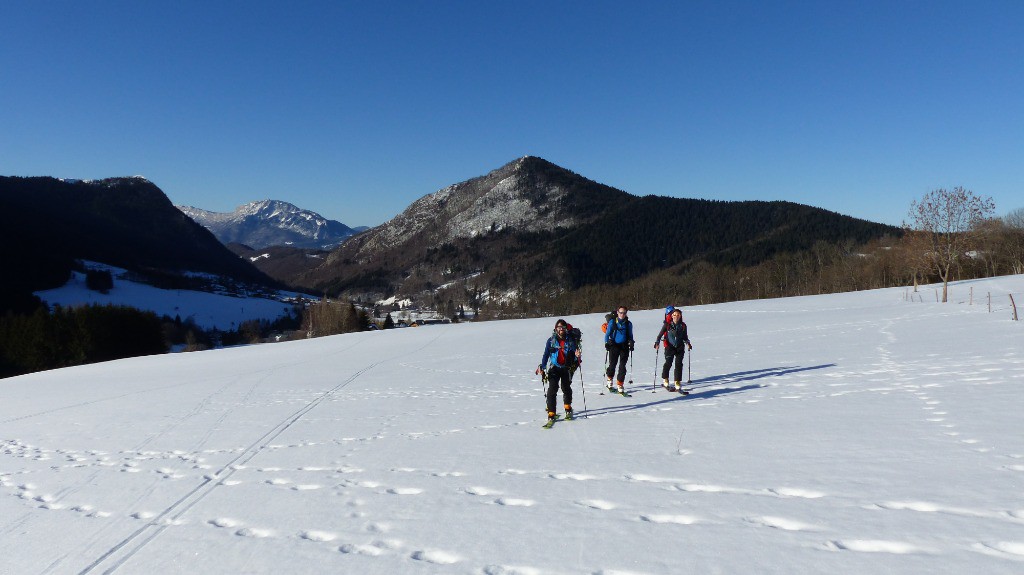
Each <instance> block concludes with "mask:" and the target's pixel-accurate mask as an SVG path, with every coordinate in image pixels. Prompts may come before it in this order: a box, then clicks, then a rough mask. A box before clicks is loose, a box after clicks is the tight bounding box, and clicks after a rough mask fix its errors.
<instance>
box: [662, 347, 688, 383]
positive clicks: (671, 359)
mask: <svg viewBox="0 0 1024 575" xmlns="http://www.w3.org/2000/svg"><path fill="white" fill-rule="evenodd" d="M683 345H686V344H683ZM684 355H686V350H685V349H683V348H682V347H680V348H679V349H676V348H674V347H672V346H671V345H670V346H668V347H666V348H665V366H664V367H662V368H661V379H668V368H669V367H675V375H676V378H675V379H673V380H672V381H683V356H684Z"/></svg>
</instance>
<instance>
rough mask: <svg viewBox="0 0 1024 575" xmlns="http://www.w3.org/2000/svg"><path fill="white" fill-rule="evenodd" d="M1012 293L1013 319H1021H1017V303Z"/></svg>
mask: <svg viewBox="0 0 1024 575" xmlns="http://www.w3.org/2000/svg"><path fill="white" fill-rule="evenodd" d="M1009 295H1010V305H1011V306H1013V321H1019V320H1018V319H1017V304H1016V303H1014V301H1013V294H1009Z"/></svg>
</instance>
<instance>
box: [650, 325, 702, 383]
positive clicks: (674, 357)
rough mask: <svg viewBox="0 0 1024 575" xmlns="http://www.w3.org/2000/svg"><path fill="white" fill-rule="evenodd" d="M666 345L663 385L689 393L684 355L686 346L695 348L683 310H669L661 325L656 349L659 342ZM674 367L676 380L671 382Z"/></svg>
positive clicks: (655, 344)
mask: <svg viewBox="0 0 1024 575" xmlns="http://www.w3.org/2000/svg"><path fill="white" fill-rule="evenodd" d="M659 343H663V345H664V346H665V365H664V366H663V367H662V368H661V385H662V386H663V387H664V388H665V389H667V390H669V391H679V392H680V393H683V394H684V395H685V394H687V393H689V392H687V391H684V390H683V356H684V355H685V354H686V348H689V349H693V344H691V343H690V338H689V336H688V335H687V333H686V322H684V321H683V312H681V311H679V310H678V309H674V308H672V309H671V310H670V311H669V319H667V320H666V321H665V323H664V324H663V325H662V326H661V331H660V332H658V339H656V340H654V349H658V344H659ZM670 367H673V368H674V373H673V375H675V379H674V380H673V381H674V382H675V384H674V385H672V384H669V381H668V372H669V368H670Z"/></svg>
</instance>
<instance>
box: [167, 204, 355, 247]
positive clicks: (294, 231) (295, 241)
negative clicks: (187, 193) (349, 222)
mask: <svg viewBox="0 0 1024 575" xmlns="http://www.w3.org/2000/svg"><path fill="white" fill-rule="evenodd" d="M177 208H178V209H179V210H181V211H182V212H184V213H185V214H186V215H187V216H188V217H190V218H192V219H193V220H195V221H196V222H198V223H199V224H200V225H202V226H203V227H205V228H206V229H208V230H210V231H211V232H213V235H215V236H216V237H217V239H219V240H220V241H221V243H223V244H225V245H226V244H231V243H238V244H243V245H245V246H249V247H250V248H253V249H257V250H259V249H263V248H266V247H270V246H290V247H294V248H311V249H319V250H329V249H332V248H335V247H337V246H338V245H339V244H341V242H343V241H345V240H346V239H348V238H349V237H351V236H352V235H353V234H356V233H358V232H359V231H362V230H365V229H366V228H350V227H348V226H346V225H345V224H343V223H341V222H338V221H335V220H328V219H327V218H325V217H323V216H321V215H320V214H318V213H316V212H312V211H309V210H304V209H301V208H299V207H297V206H295V205H293V204H290V203H288V202H282V201H279V200H262V201H258V202H250V203H248V204H245V205H242V206H238V208H237V209H236V210H235V211H233V212H229V213H223V212H211V211H207V210H204V209H200V208H195V207H192V206H177Z"/></svg>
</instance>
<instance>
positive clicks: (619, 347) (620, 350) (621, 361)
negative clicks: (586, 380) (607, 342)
mask: <svg viewBox="0 0 1024 575" xmlns="http://www.w3.org/2000/svg"><path fill="white" fill-rule="evenodd" d="M628 359H629V344H628V343H613V344H612V345H611V348H610V349H609V350H608V369H607V370H605V372H604V374H605V375H606V376H608V377H612V375H614V374H615V365H616V364H618V366H619V373H618V378H616V380H615V381H626V361H627V360H628Z"/></svg>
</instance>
